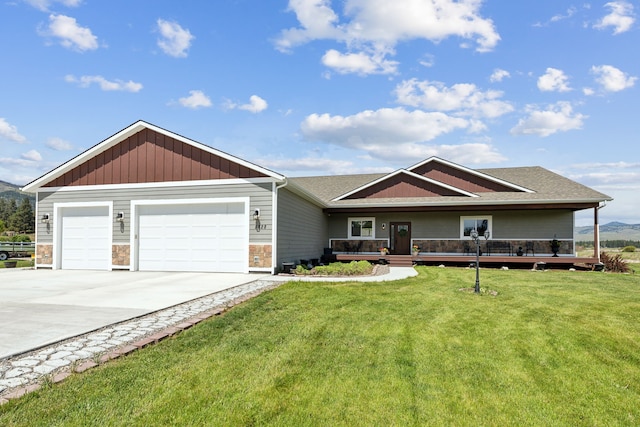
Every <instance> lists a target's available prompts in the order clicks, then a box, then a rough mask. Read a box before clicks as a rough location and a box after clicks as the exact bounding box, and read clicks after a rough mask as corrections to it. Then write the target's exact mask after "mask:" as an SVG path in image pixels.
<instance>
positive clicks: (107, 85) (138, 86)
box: [64, 74, 142, 92]
mask: <svg viewBox="0 0 640 427" xmlns="http://www.w3.org/2000/svg"><path fill="white" fill-rule="evenodd" d="M64 80H65V81H66V82H68V83H76V84H77V85H78V86H80V87H89V86H90V85H91V84H93V83H95V84H97V85H98V86H100V89H102V90H104V91H124V92H139V91H140V90H142V83H136V82H134V81H132V80H129V81H128V82H125V81H123V80H118V79H116V80H113V81H109V80H107V79H105V78H104V77H102V76H80V77H76V76H74V75H71V74H69V75H67V76H65V78H64Z"/></svg>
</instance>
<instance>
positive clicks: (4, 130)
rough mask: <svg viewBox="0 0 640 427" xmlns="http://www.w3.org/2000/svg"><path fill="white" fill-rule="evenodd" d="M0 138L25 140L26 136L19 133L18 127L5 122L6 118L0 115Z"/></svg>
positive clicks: (16, 140)
mask: <svg viewBox="0 0 640 427" xmlns="http://www.w3.org/2000/svg"><path fill="white" fill-rule="evenodd" d="M0 138H3V139H8V140H9V141H13V142H20V143H22V142H27V138H25V137H24V136H22V135H20V133H19V132H18V128H17V127H15V126H14V125H12V124H10V123H9V122H7V120H6V119H4V118H2V117H0Z"/></svg>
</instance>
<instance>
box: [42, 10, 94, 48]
mask: <svg viewBox="0 0 640 427" xmlns="http://www.w3.org/2000/svg"><path fill="white" fill-rule="evenodd" d="M40 34H41V35H43V36H45V37H57V38H59V39H60V44H61V45H62V46H64V47H66V48H67V49H72V50H75V51H78V52H85V51H87V50H95V49H97V48H98V38H97V37H96V36H94V35H93V33H92V32H91V30H90V29H89V28H86V27H81V26H80V25H78V23H77V22H76V20H75V18H72V17H70V16H65V15H49V26H48V27H47V28H46V29H45V30H41V31H40Z"/></svg>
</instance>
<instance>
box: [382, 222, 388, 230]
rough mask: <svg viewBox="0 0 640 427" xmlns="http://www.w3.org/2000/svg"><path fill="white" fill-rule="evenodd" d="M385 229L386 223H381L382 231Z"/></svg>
mask: <svg viewBox="0 0 640 427" xmlns="http://www.w3.org/2000/svg"><path fill="white" fill-rule="evenodd" d="M386 228H387V223H386V222H383V223H382V229H383V230H384V229H386Z"/></svg>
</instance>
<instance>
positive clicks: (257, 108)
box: [238, 95, 269, 113]
mask: <svg viewBox="0 0 640 427" xmlns="http://www.w3.org/2000/svg"><path fill="white" fill-rule="evenodd" d="M268 106H269V105H268V104H267V101H265V100H264V99H262V98H260V97H259V96H258V95H251V97H249V103H248V104H243V105H241V106H239V107H238V108H239V109H241V110H246V111H249V112H251V113H260V112H261V111H264V110H266V109H267V107H268Z"/></svg>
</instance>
